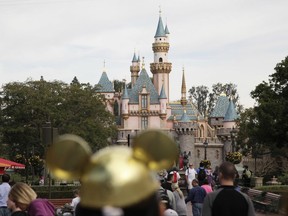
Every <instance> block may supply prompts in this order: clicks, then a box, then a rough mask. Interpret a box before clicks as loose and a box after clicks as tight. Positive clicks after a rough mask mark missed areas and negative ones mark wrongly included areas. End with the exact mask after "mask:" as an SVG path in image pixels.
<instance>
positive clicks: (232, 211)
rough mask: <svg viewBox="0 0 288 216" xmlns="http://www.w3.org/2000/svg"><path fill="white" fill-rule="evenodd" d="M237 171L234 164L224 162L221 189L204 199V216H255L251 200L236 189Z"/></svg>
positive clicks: (220, 173)
mask: <svg viewBox="0 0 288 216" xmlns="http://www.w3.org/2000/svg"><path fill="white" fill-rule="evenodd" d="M235 176H236V169H235V166H234V164H232V163H230V162H224V163H222V164H221V166H220V167H219V181H220V184H221V187H220V188H219V189H218V190H216V191H215V192H212V193H209V194H207V196H206V197H205V199H204V205H203V212H202V215H203V216H212V215H213V216H231V215H233V216H255V212H254V207H253V204H252V202H251V200H250V198H249V197H248V196H247V195H246V194H244V193H242V192H239V191H237V190H235V187H234V179H235Z"/></svg>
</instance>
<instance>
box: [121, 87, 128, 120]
mask: <svg viewBox="0 0 288 216" xmlns="http://www.w3.org/2000/svg"><path fill="white" fill-rule="evenodd" d="M128 103H129V95H128V91H127V87H126V84H125V88H124V92H123V95H122V117H123V119H124V120H126V119H128V118H129V109H128Z"/></svg>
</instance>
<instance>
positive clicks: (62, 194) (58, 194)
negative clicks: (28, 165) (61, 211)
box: [32, 185, 79, 199]
mask: <svg viewBox="0 0 288 216" xmlns="http://www.w3.org/2000/svg"><path fill="white" fill-rule="evenodd" d="M32 188H33V190H34V191H35V192H36V194H37V196H38V198H46V199H48V198H49V186H32ZM78 188H79V186H63V185H61V186H55V185H53V186H51V199H62V198H73V197H74V194H73V190H75V189H78Z"/></svg>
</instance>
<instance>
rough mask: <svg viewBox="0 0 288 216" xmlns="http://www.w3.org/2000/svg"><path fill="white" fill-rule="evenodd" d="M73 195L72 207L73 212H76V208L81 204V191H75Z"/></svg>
mask: <svg viewBox="0 0 288 216" xmlns="http://www.w3.org/2000/svg"><path fill="white" fill-rule="evenodd" d="M73 194H74V198H73V199H72V202H71V207H73V211H75V209H76V206H77V205H78V203H79V202H80V195H79V189H75V190H73Z"/></svg>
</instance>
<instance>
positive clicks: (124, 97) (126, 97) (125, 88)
mask: <svg viewBox="0 0 288 216" xmlns="http://www.w3.org/2000/svg"><path fill="white" fill-rule="evenodd" d="M122 99H129V95H128V91H127V87H126V84H125V87H124V93H123V95H122Z"/></svg>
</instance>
